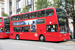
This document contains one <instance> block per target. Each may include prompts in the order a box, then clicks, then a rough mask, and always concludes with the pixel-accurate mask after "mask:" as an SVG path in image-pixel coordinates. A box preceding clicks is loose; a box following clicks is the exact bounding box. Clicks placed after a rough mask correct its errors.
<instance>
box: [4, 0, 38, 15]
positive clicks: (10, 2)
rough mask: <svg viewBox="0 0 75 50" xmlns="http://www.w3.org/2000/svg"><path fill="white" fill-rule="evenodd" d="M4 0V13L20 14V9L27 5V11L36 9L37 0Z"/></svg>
mask: <svg viewBox="0 0 75 50" xmlns="http://www.w3.org/2000/svg"><path fill="white" fill-rule="evenodd" d="M4 1H5V13H6V14H8V15H10V16H11V15H15V14H20V12H21V11H22V9H23V8H24V7H25V6H26V5H27V6H28V7H29V8H30V9H29V11H34V10H36V8H35V2H36V1H37V0H4Z"/></svg>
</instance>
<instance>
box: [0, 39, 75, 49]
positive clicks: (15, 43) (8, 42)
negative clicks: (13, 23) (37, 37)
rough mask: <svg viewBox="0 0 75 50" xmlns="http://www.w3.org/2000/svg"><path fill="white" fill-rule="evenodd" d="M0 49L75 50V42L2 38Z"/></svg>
mask: <svg viewBox="0 0 75 50" xmlns="http://www.w3.org/2000/svg"><path fill="white" fill-rule="evenodd" d="M0 50H75V42H73V41H72V40H69V41H65V42H40V41H32V40H14V39H0Z"/></svg>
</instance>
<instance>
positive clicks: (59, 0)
mask: <svg viewBox="0 0 75 50" xmlns="http://www.w3.org/2000/svg"><path fill="white" fill-rule="evenodd" d="M53 1H54V7H60V6H61V3H62V2H61V0H53Z"/></svg>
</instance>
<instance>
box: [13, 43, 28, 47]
mask: <svg viewBox="0 0 75 50" xmlns="http://www.w3.org/2000/svg"><path fill="white" fill-rule="evenodd" d="M12 43H13V44H18V45H25V46H28V44H23V43H15V42H12Z"/></svg>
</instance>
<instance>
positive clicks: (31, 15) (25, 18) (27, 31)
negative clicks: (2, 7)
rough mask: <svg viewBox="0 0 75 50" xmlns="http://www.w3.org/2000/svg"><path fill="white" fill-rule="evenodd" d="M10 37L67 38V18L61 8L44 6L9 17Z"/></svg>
mask: <svg viewBox="0 0 75 50" xmlns="http://www.w3.org/2000/svg"><path fill="white" fill-rule="evenodd" d="M10 20H11V21H10V30H11V31H10V38H12V39H17V40H18V39H27V40H40V41H64V40H69V26H68V18H67V16H66V13H65V11H64V10H63V9H60V8H54V7H51V8H46V9H41V10H37V11H32V12H27V13H23V14H18V15H13V16H11V18H10Z"/></svg>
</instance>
